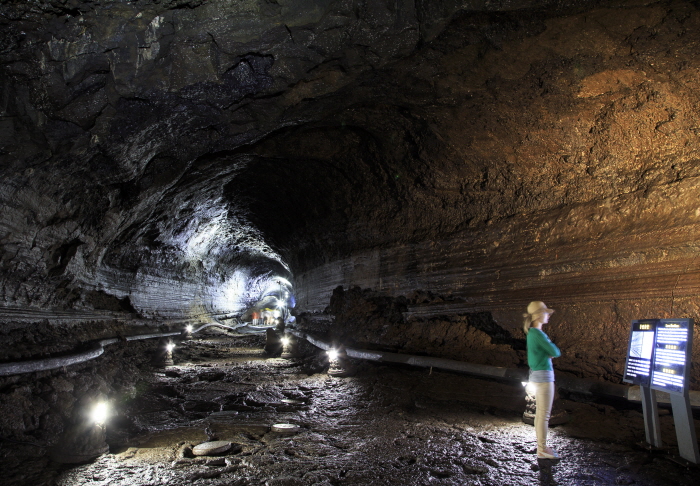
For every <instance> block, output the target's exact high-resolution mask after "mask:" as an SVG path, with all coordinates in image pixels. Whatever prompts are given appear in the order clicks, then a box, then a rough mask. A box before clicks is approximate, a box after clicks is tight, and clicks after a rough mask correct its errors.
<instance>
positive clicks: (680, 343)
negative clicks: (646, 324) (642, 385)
mask: <svg viewBox="0 0 700 486" xmlns="http://www.w3.org/2000/svg"><path fill="white" fill-rule="evenodd" d="M692 343H693V320H692V319H661V320H660V321H659V322H658V324H657V325H656V338H655V339H654V359H653V365H652V368H651V388H652V389H654V390H659V391H665V392H669V393H678V394H683V393H684V392H685V389H686V388H685V387H686V383H687V382H688V374H689V372H690V360H691V356H690V353H691V347H692Z"/></svg>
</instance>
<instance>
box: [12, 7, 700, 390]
mask: <svg viewBox="0 0 700 486" xmlns="http://www.w3.org/2000/svg"><path fill="white" fill-rule="evenodd" d="M94 6H95V2H90V1H84V2H83V1H78V0H70V1H69V2H63V1H58V0H56V1H45V2H33V3H30V4H28V3H26V2H19V1H9V2H5V3H3V5H2V7H1V8H2V26H3V27H4V28H3V29H2V35H3V39H4V40H5V42H4V45H5V49H4V50H2V51H1V52H0V62H1V63H2V66H3V69H2V71H1V72H0V76H2V78H1V80H2V83H1V85H0V86H1V87H2V96H1V100H2V110H3V111H2V113H1V114H0V132H1V134H2V135H1V136H0V141H1V142H2V146H1V147H0V150H1V153H0V157H2V162H3V163H2V164H1V165H0V170H1V171H2V172H1V174H2V176H3V177H2V179H1V180H0V203H1V204H2V209H3V211H1V212H0V245H2V259H1V274H0V277H1V278H0V298H1V302H2V305H3V307H4V309H3V311H2V315H3V319H4V322H3V327H2V332H3V333H5V335H9V334H7V333H9V332H13V333H15V332H17V333H20V334H16V335H17V336H19V335H24V334H21V333H22V332H23V331H22V328H23V326H32V325H36V324H37V323H41V322H43V321H42V319H43V317H42V312H45V311H46V310H54V311H75V312H77V311H80V312H84V313H85V314H84V316H83V317H82V318H81V319H83V320H79V319H77V318H76V322H78V321H80V322H92V321H90V319H93V320H94V319H97V318H98V317H99V314H100V313H101V312H104V313H109V312H123V313H131V314H134V313H135V314H138V315H139V316H140V317H145V318H149V319H151V318H155V319H161V318H165V319H176V318H187V317H190V316H192V315H195V316H196V315H200V314H202V313H204V314H206V313H210V314H217V313H226V312H227V311H230V312H238V311H240V310H242V309H243V308H244V307H245V305H248V304H250V303H251V302H253V301H254V298H255V295H256V292H258V294H259V292H260V289H262V288H263V287H264V286H265V282H266V281H267V280H265V279H268V280H269V278H271V277H273V276H275V275H284V276H286V277H289V278H290V279H291V278H292V276H293V279H294V284H295V291H296V294H297V299H296V301H297V302H298V309H297V311H296V312H297V313H299V314H302V313H305V312H307V313H314V312H321V311H324V310H325V309H326V307H328V306H329V305H330V303H331V297H332V293H333V291H334V289H336V288H337V287H338V286H342V287H343V288H346V289H350V288H354V287H356V286H359V287H360V288H361V289H371V291H373V292H377V293H378V294H380V295H386V296H388V297H389V298H392V299H399V298H404V299H406V300H407V304H406V310H405V311H404V312H403V313H402V314H401V316H402V319H403V320H400V323H401V325H402V326H413V328H414V330H413V331H411V332H410V333H408V334H405V336H409V335H410V336H412V337H411V338H410V339H405V340H404V342H401V333H395V336H394V337H393V338H392V339H389V340H387V341H385V342H384V341H382V342H381V343H380V342H379V341H378V342H377V343H375V344H383V345H386V346H388V347H392V348H401V349H407V350H408V349H410V350H417V349H420V347H421V343H423V344H422V345H423V346H424V348H425V349H428V348H430V349H431V350H434V351H435V353H438V354H439V353H442V354H447V355H449V356H457V355H459V354H460V353H459V347H460V346H462V347H463V348H464V349H467V347H469V349H473V350H476V348H477V346H476V345H473V344H471V343H475V342H477V341H478V339H476V338H475V339H471V338H470V339H468V340H467V341H468V342H467V341H463V344H460V345H457V346H456V347H450V346H447V345H446V347H445V348H444V349H443V350H442V351H441V350H440V347H439V346H437V345H435V344H434V343H435V342H439V341H435V340H433V338H432V337H431V336H433V333H432V331H431V330H432V329H433V328H441V329H444V333H445V335H455V336H457V335H464V336H466V335H467V334H465V333H472V330H470V329H471V328H472V327H473V326H472V325H471V324H470V322H471V321H470V316H474V315H480V314H481V313H487V314H489V315H490V316H491V319H492V320H493V322H494V323H495V324H496V325H497V326H499V327H500V328H501V329H503V330H504V331H505V332H507V333H509V335H511V336H512V338H513V339H518V335H517V332H518V329H519V326H520V314H521V313H522V309H523V308H524V307H525V306H526V305H527V302H529V301H530V300H533V299H537V300H544V301H545V302H547V304H548V305H550V306H553V307H555V308H557V310H558V313H557V314H556V315H555V318H554V319H553V321H552V325H551V327H550V333H551V334H552V336H553V337H554V338H555V339H560V341H561V342H560V344H562V348H563V351H564V357H563V358H562V359H560V360H559V364H560V366H561V369H563V370H565V371H567V372H571V373H577V374H580V375H583V376H590V377H600V378H605V379H611V380H615V379H618V378H619V375H620V372H621V366H622V363H621V360H620V359H619V357H620V356H622V355H623V354H624V353H623V350H624V348H625V346H626V342H627V330H628V326H629V321H630V320H631V319H634V318H637V317H666V316H684V317H695V316H696V314H697V305H698V300H697V298H696V294H697V292H696V290H697V288H698V266H697V264H696V262H695V255H696V250H697V242H696V241H697V240H696V228H697V223H698V222H697V219H698V217H700V210H699V209H698V206H697V204H696V203H695V201H696V200H697V195H698V194H697V192H698V184H697V183H698V176H699V175H700V158H698V147H699V145H698V142H699V140H698V137H700V129H698V127H699V126H700V123H699V121H698V115H697V113H698V101H699V99H698V92H699V91H698V88H700V85H699V83H700V81H699V78H698V72H699V71H700V61H699V59H698V56H697V54H696V53H697V52H698V47H700V42H699V41H700V29H698V27H699V25H698V24H699V23H700V15H699V13H698V4H697V2H695V1H658V2H656V1H645V0H634V1H622V2H617V1H615V2H605V1H590V2H586V1H583V2H571V3H567V2H538V1H523V2H499V3H498V5H496V4H491V3H488V4H484V3H482V2H469V1H467V2H463V1H453V0H445V1H439V2H438V1H434V2H422V1H420V2H410V1H408V2H393V1H388V2H362V1H359V0H357V1H350V2H344V1H334V0H308V1H305V0H290V1H285V2H276V3H275V2H267V1H262V0H261V1H250V2H234V3H231V2H223V3H222V2H200V1H185V0H171V1H164V2H149V1H146V0H143V1H137V2H121V1H105V2H101V3H100V7H101V8H100V9H95V8H92V7H94ZM237 275H240V278H239V277H237ZM234 277H235V278H234ZM246 279H247V280H246ZM244 280H245V281H248V282H249V284H246V285H243V286H240V285H239V283H240V282H241V281H244ZM416 291H422V292H429V293H431V294H434V295H436V296H437V297H436V298H435V299H429V300H424V299H414V297H412V296H413V295H414V294H415V292H416ZM227 301H232V302H234V304H235V305H230V306H229V305H226V304H225V303H226V302H227ZM10 311H12V312H20V313H21V312H25V314H26V315H24V316H23V317H21V318H15V317H13V316H14V315H15V314H12V312H10ZM93 311H94V312H93ZM32 313H33V314H32ZM30 314H31V315H30ZM32 315H33V317H32ZM75 315H76V316H77V315H78V314H77V313H76V314H75ZM112 317H113V316H111V315H109V314H105V315H104V316H103V318H104V319H110V318H112ZM336 317H338V316H336ZM353 319H355V320H358V319H357V318H353ZM50 322H53V321H50ZM341 322H342V319H341ZM358 326H360V327H361V323H360V324H357V325H355V324H353V325H352V326H350V327H349V329H353V330H357V333H358V334H357V335H355V333H354V331H353V333H345V334H344V336H345V337H347V338H348V339H355V340H356V341H358V342H362V341H367V340H368V338H363V337H362V331H361V330H360V327H358ZM421 326H423V327H424V329H421ZM426 329H427V330H426ZM477 330H478V331H479V332H485V331H483V329H477ZM474 332H476V331H474ZM486 334H488V333H486ZM369 335H372V333H369V334H368V336H369ZM476 335H478V336H481V335H480V334H478V333H477V334H475V336H476ZM696 335H697V333H696ZM13 336H15V334H13ZM489 336H490V335H489ZM600 336H602V337H600ZM380 337H381V336H380ZM481 337H483V342H484V343H487V342H489V343H490V341H489V339H491V338H490V337H488V338H486V337H484V336H481ZM360 338H362V339H360ZM13 339H14V338H13ZM377 339H379V338H377ZM382 339H383V338H382ZM426 339H427V340H428V341H430V343H431V344H430V345H429V346H428V345H427V344H426V343H425V340H426ZM480 339H481V338H480ZM457 342H462V341H460V340H459V339H457ZM491 344H492V343H491ZM594 344H595V346H594ZM489 346H490V344H489V345H487V344H483V345H482V348H483V349H485V350H491V348H490V347H489ZM498 346H510V347H511V348H512V349H511V350H507V349H504V353H503V357H502V359H503V362H504V363H505V364H509V363H514V362H515V361H514V360H516V359H520V358H519V356H520V354H519V350H518V349H516V348H515V347H513V346H514V345H513V344H512V343H511V344H503V343H499V344H498ZM498 349H501V348H498ZM695 349H696V350H700V348H699V347H698V346H697V345H696V346H695ZM696 353H697V351H696ZM463 354H466V353H463ZM472 354H473V353H472ZM601 356H602V358H601ZM696 356H697V354H696ZM480 359H481V358H480ZM483 359H488V358H486V357H484V358H483ZM499 359H500V358H499ZM693 376H694V378H693V380H694V381H693V382H694V384H696V383H697V380H698V378H697V371H696V372H694V375H693Z"/></svg>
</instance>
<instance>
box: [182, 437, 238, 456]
mask: <svg viewBox="0 0 700 486" xmlns="http://www.w3.org/2000/svg"><path fill="white" fill-rule="evenodd" d="M230 448H231V443H230V442H228V441H225V440H211V441H209V442H202V443H201V444H197V445H196V446H194V447H193V448H192V454H194V455H195V456H211V455H214V454H221V453H223V452H226V451H227V450H229V449H230Z"/></svg>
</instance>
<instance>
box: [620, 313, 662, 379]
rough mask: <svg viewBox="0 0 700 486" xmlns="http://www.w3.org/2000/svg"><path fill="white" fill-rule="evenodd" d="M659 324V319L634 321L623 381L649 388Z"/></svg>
mask: <svg viewBox="0 0 700 486" xmlns="http://www.w3.org/2000/svg"><path fill="white" fill-rule="evenodd" d="M658 323H659V320H658V319H640V320H637V321H632V329H631V331H630V340H629V347H628V348H627V361H626V362H625V374H624V376H623V378H622V381H624V382H627V383H632V384H634V385H640V386H649V384H650V382H651V371H652V360H653V357H654V342H655V340H654V336H655V334H656V327H657V325H658Z"/></svg>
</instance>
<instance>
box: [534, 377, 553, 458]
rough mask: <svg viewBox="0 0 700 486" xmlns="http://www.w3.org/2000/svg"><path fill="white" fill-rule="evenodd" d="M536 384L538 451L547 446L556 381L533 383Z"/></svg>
mask: <svg viewBox="0 0 700 486" xmlns="http://www.w3.org/2000/svg"><path fill="white" fill-rule="evenodd" d="M533 385H534V386H535V433H536V434H537V452H542V451H544V450H545V449H546V448H547V431H548V429H549V416H550V415H551V413H552V403H553V402H554V382H552V381H550V382H548V383H533Z"/></svg>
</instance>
